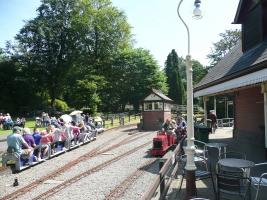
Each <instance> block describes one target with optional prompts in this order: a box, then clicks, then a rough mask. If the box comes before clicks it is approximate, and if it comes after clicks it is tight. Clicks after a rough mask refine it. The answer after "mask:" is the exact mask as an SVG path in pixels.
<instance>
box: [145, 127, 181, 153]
mask: <svg viewBox="0 0 267 200" xmlns="http://www.w3.org/2000/svg"><path fill="white" fill-rule="evenodd" d="M174 145H177V139H176V136H175V134H173V133H166V132H165V131H159V132H158V133H157V135H156V136H155V137H154V138H153V148H152V149H151V150H150V154H151V155H153V156H164V154H165V153H166V152H167V151H168V150H169V149H170V148H171V147H172V146H174Z"/></svg>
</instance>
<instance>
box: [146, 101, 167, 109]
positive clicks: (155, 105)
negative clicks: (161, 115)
mask: <svg viewBox="0 0 267 200" xmlns="http://www.w3.org/2000/svg"><path fill="white" fill-rule="evenodd" d="M144 110H146V111H148V110H163V103H162V102H149V103H148V102H147V103H145V105H144Z"/></svg>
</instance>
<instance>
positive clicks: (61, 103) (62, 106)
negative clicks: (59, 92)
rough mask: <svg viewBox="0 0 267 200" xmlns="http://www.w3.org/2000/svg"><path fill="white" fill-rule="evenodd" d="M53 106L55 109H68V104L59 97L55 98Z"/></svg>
mask: <svg viewBox="0 0 267 200" xmlns="http://www.w3.org/2000/svg"><path fill="white" fill-rule="evenodd" d="M55 107H56V110H57V111H62V112H66V111H67V110H68V109H69V106H68V104H67V103H66V102H65V101H63V100H60V99H56V100H55Z"/></svg>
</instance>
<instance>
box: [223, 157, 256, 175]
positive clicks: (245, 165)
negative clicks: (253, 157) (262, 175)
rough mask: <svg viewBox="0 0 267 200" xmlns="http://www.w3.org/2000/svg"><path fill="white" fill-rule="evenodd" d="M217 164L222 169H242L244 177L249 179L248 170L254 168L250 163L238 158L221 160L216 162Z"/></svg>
mask: <svg viewBox="0 0 267 200" xmlns="http://www.w3.org/2000/svg"><path fill="white" fill-rule="evenodd" d="M218 164H219V165H221V166H224V167H229V168H239V169H242V170H243V171H244V172H245V175H246V177H249V173H250V168H252V167H254V166H255V163H254V162H252V161H249V160H245V159H238V158H223V159H220V160H219V161H218Z"/></svg>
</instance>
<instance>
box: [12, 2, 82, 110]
mask: <svg viewBox="0 0 267 200" xmlns="http://www.w3.org/2000/svg"><path fill="white" fill-rule="evenodd" d="M76 7H77V4H76V1H75V0H61V1H57V0H43V1H42V4H41V5H40V7H39V8H38V15H37V17H36V18H35V19H33V20H30V21H29V22H27V23H26V25H25V26H24V27H23V28H22V29H21V30H20V32H19V34H17V36H16V40H17V41H18V43H19V46H18V48H17V50H18V51H19V53H20V54H21V55H22V56H21V57H20V61H21V62H22V63H23V64H24V66H25V68H26V69H25V71H27V73H28V75H29V76H31V77H32V83H33V84H34V83H35V84H36V85H40V87H41V88H42V89H43V90H46V91H48V94H49V96H50V99H51V107H52V108H54V106H55V99H56V98H57V97H59V95H60V94H62V89H63V86H64V81H65V79H66V77H67V74H68V72H69V69H70V67H71V66H72V64H73V60H74V58H75V53H74V52H75V49H76V48H75V47H76V46H77V45H78V44H76V42H77V41H75V37H74V33H75V30H74V29H73V28H72V22H71V19H72V16H73V10H74V9H75V8H76Z"/></svg>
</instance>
